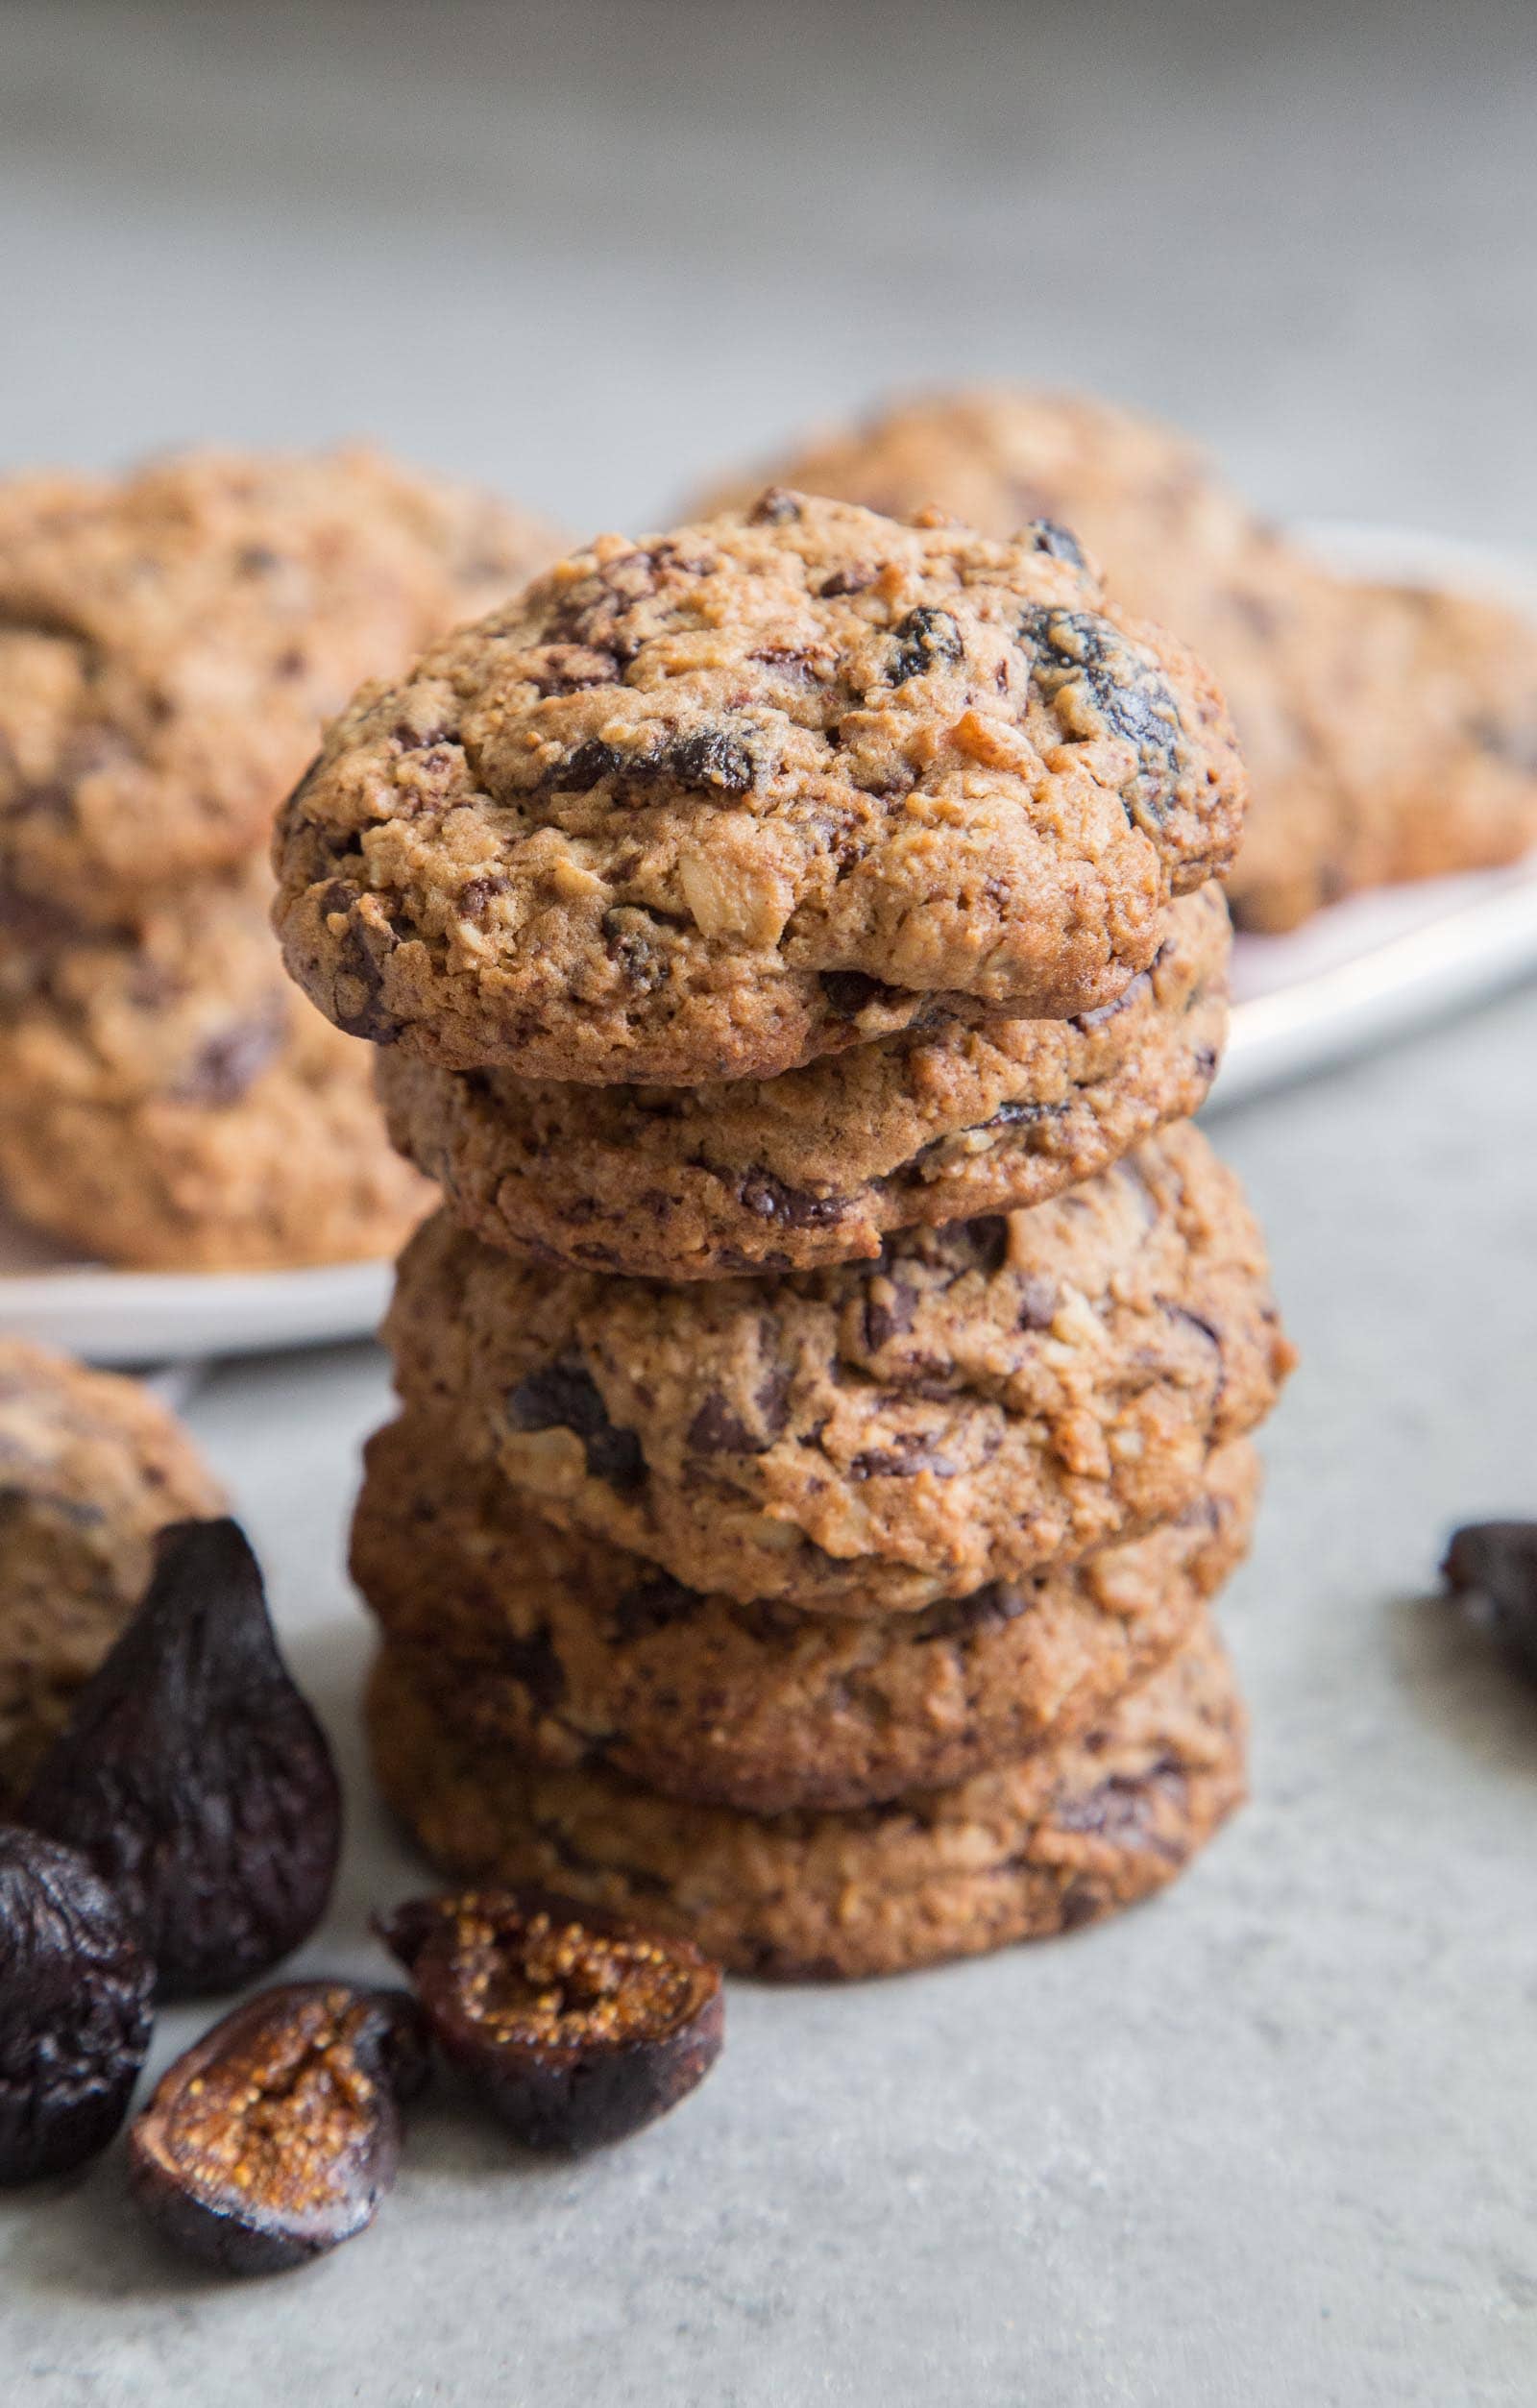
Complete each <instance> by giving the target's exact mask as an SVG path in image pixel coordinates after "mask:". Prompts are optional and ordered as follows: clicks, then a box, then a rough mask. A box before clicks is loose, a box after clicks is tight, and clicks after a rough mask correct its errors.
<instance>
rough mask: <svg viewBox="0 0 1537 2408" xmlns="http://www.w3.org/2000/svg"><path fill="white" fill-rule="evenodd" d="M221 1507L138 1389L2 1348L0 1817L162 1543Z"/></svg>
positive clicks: (129, 1610) (6, 1343) (19, 1342)
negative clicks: (160, 1534)
mask: <svg viewBox="0 0 1537 2408" xmlns="http://www.w3.org/2000/svg"><path fill="white" fill-rule="evenodd" d="M224 1501H225V1500H224V1493H223V1491H222V1489H221V1488H220V1486H219V1483H218V1481H217V1480H216V1479H215V1478H214V1476H213V1473H212V1472H210V1471H209V1470H208V1467H207V1464H206V1463H205V1462H204V1461H203V1459H202V1457H201V1455H200V1454H199V1453H198V1450H197V1448H196V1447H195V1446H194V1445H193V1443H192V1439H191V1436H190V1433H189V1432H188V1431H186V1430H184V1429H183V1426H182V1424H181V1423H180V1422H178V1421H177V1419H176V1417H175V1415H174V1414H172V1413H170V1412H169V1411H168V1410H167V1409H166V1407H165V1406H164V1405H163V1404H161V1402H160V1400H159V1398H158V1397H156V1396H154V1395H152V1394H151V1392H150V1391H149V1389H147V1388H143V1387H141V1386H140V1385H139V1383H138V1381H137V1380H134V1379H124V1378H122V1377H120V1376H119V1375H118V1374H116V1373H115V1372H92V1371H87V1370H86V1369H85V1365H84V1364H81V1363H74V1362H71V1361H70V1360H69V1358H68V1356H66V1355H62V1354H55V1353H52V1352H50V1351H49V1350H47V1349H46V1348H44V1347H39V1346H32V1345H30V1344H29V1343H28V1342H27V1341H26V1340H24V1339H21V1338H5V1339H0V1814H3V1810H4V1809H5V1808H6V1807H7V1806H8V1805H13V1804H14V1802H15V1801H16V1800H17V1799H18V1798H19V1797H20V1795H21V1793H22V1791H23V1790H24V1789H25V1788H26V1786H27V1783H28V1781H29V1780H30V1779H31V1776H32V1773H33V1771H34V1768H35V1767H36V1765H37V1763H39V1762H40V1760H41V1758H42V1756H43V1755H44V1754H45V1752H46V1750H47V1748H48V1746H49V1744H50V1743H51V1741H52V1740H53V1739H55V1738H56V1737H57V1736H58V1734H59V1732H60V1731H61V1730H62V1728H63V1726H64V1724H65V1722H66V1721H67V1720H68V1717H69V1711H70V1708H71V1706H72V1705H73V1703H74V1700H75V1698H76V1696H77V1694H78V1693H79V1691H80V1690H81V1689H82V1688H83V1687H84V1686H85V1682H86V1681H87V1680H88V1679H89V1678H90V1676H91V1674H92V1673H93V1672H94V1671H95V1670H96V1668H97V1666H98V1665H99V1664H100V1663H101V1662H102V1659H103V1658H104V1656H105V1655H106V1654H107V1651H108V1649H109V1648H110V1646H111V1644H112V1642H113V1641H114V1640H115V1639H116V1638H117V1637H118V1635H119V1633H120V1632H121V1631H122V1630H123V1629H124V1628H125V1627H126V1626H127V1624H128V1623H129V1622H130V1621H131V1620H132V1618H133V1616H134V1612H135V1610H136V1609H137V1606H138V1603H139V1599H140V1598H141V1597H142V1595H143V1593H144V1590H145V1588H146V1586H147V1585H148V1582H149V1576H150V1570H151V1567H152V1565H153V1563H154V1556H155V1547H154V1541H155V1534H156V1532H157V1531H159V1530H161V1529H163V1528H164V1527H165V1525H166V1523H167V1522H171V1521H180V1520H183V1519H185V1518H187V1517H197V1516H201V1515H212V1514H218V1513H222V1512H223V1510H224Z"/></svg>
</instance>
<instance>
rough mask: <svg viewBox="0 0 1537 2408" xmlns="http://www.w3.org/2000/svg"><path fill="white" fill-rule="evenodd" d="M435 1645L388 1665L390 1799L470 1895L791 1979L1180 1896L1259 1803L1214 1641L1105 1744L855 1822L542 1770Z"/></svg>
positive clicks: (1168, 1671) (1101, 1732)
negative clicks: (1152, 1897) (704, 1800)
mask: <svg viewBox="0 0 1537 2408" xmlns="http://www.w3.org/2000/svg"><path fill="white" fill-rule="evenodd" d="M458 1702H459V1701H458V1691H457V1689H456V1687H455V1685H454V1683H453V1682H452V1681H451V1679H447V1680H446V1679H445V1678H444V1677H443V1674H442V1666H441V1665H440V1664H439V1662H438V1659H437V1658H436V1657H435V1656H434V1654H433V1653H432V1651H431V1650H430V1649H426V1650H420V1651H414V1652H413V1651H407V1650H405V1649H403V1648H402V1649H396V1648H386V1649H385V1651H384V1653H383V1655H382V1656H381V1658H380V1660H379V1663H378V1668H377V1670H376V1672H375V1676H374V1681H373V1685H372V1688H371V1690H370V1694H369V1700H368V1708H367V1715H368V1724H369V1732H370V1738H371V1742H372V1747H373V1756H374V1764H375V1769H376V1772H377V1773H378V1779H379V1783H380V1785H381V1787H382V1788H383V1791H384V1794H385V1796H386V1798H387V1799H388V1801H389V1803H390V1804H391V1806H392V1807H393V1808H394V1809H395V1811H396V1812H397V1813H398V1814H399V1815H400V1816H401V1817H402V1819H403V1821H404V1822H405V1823H406V1824H407V1825H408V1827H409V1828H410V1829H411V1831H413V1832H414V1833H415V1835H416V1836H417V1838H418V1839H419V1840H420V1842H421V1844H422V1846H423V1847H424V1848H425V1849H426V1851H427V1855H428V1856H429V1857H431V1858H432V1859H433V1860H434V1861H435V1862H436V1863H438V1864H439V1865H441V1866H442V1867H443V1869H444V1870H445V1871H446V1872H448V1873H449V1874H451V1876H453V1877H454V1878H456V1879H467V1880H470V1881H496V1882H510V1883H523V1882H531V1883H536V1884H539V1885H542V1886H545V1887H548V1888H551V1889H553V1888H558V1889H560V1890H561V1891H563V1892H565V1893H566V1894H567V1895H569V1896H573V1897H576V1898H579V1899H582V1900H584V1901H586V1902H587V1903H589V1904H592V1905H595V1906H599V1907H603V1908H609V1909H618V1910H619V1911H620V1912H622V1913H633V1914H635V1915H638V1916H639V1915H643V1914H644V1916H645V1918H646V1920H647V1922H648V1923H653V1924H656V1925H658V1926H660V1927H662V1928H663V1929H667V1930H672V1931H678V1932H682V1933H684V1934H687V1935H688V1936H689V1937H690V1938H691V1939H693V1940H695V1941H696V1942H697V1944H698V1946H699V1947H701V1948H702V1949H703V1950H704V1951H705V1952H706V1954H707V1955H709V1956H711V1957H714V1958H719V1959H720V1961H721V1962H722V1963H724V1964H725V1965H727V1966H728V1967H729V1968H730V1969H731V1970H732V1971H733V1972H736V1973H744V1974H756V1975H759V1976H761V1977H764V1978H766V1979H770V1980H777V1981H823V1980H828V1981H846V1980H853V1979H858V1978H860V1977H863V1976H866V1975H872V1974H886V1973H901V1972H905V1971H908V1970H911V1969H912V1968H915V1967H916V1966H919V1965H929V1964H936V1963H939V1962H941V1961H942V1960H943V1959H945V1958H952V1957H968V1956H977V1955H980V1954H982V1953H983V1952H984V1951H986V1950H988V1949H992V1948H1002V1947H1005V1946H1007V1945H1009V1944H1010V1943H1012V1942H1013V1941H1015V1940H1025V1939H1043V1938H1048V1937H1050V1936H1052V1935H1054V1934H1058V1933H1061V1932H1067V1931H1071V1930H1073V1929H1074V1928H1075V1927H1076V1926H1078V1925H1080V1924H1084V1923H1090V1922H1093V1921H1095V1920H1096V1919H1097V1918H1099V1917H1100V1916H1102V1915H1107V1914H1111V1913H1113V1912H1114V1911H1115V1910H1116V1909H1119V1908H1121V1907H1127V1906H1131V1905H1133V1904H1134V1902H1135V1901H1136V1900H1137V1899H1139V1898H1144V1897H1146V1896H1148V1895H1149V1894H1150V1893H1151V1892H1152V1891H1154V1890H1157V1889H1159V1888H1161V1887H1162V1886H1163V1885H1165V1884H1166V1883H1168V1882H1170V1881H1172V1880H1173V1879H1174V1877H1175V1875H1176V1874H1178V1873H1179V1872H1181V1871H1182V1870H1183V1867H1184V1866H1185V1864H1186V1863H1187V1862H1188V1861H1189V1860H1190V1858H1191V1857H1192V1856H1194V1855H1195V1854H1196V1852H1197V1851H1198V1850H1199V1849H1200V1848H1202V1847H1203V1846H1204V1845H1205V1844H1206V1842H1207V1841H1208V1839H1209V1838H1210V1837H1211V1836H1212V1835H1213V1833H1214V1832H1215V1831H1216V1830H1217V1829H1218V1827H1219V1825H1220V1824H1221V1823H1222V1822H1223V1821H1225V1820H1226V1818H1227V1816H1228V1815H1229V1814H1231V1813H1232V1811H1233V1809H1234V1808H1235V1807H1236V1806H1238V1805H1239V1804H1240V1803H1241V1802H1242V1799H1243V1795H1244V1715H1243V1709H1242V1706H1241V1704H1240V1702H1239V1699H1238V1696H1237V1693H1236V1690H1235V1689H1234V1687H1233V1681H1232V1670H1231V1668H1230V1666H1229V1665H1228V1662H1227V1659H1226V1657H1225V1656H1224V1655H1223V1653H1222V1650H1221V1648H1220V1646H1219V1645H1218V1642H1217V1641H1216V1639H1215V1638H1214V1637H1213V1635H1212V1634H1211V1632H1210V1631H1209V1629H1205V1628H1204V1629H1201V1630H1198V1631H1197V1633H1196V1634H1195V1635H1194V1637H1193V1638H1192V1640H1191V1641H1190V1642H1189V1644H1188V1645H1187V1646H1186V1647H1184V1648H1183V1650H1182V1651H1181V1652H1180V1654H1178V1655H1177V1656H1175V1657H1174V1658H1173V1659H1172V1661H1171V1662H1170V1663H1169V1664H1168V1665H1167V1666H1165V1667H1164V1668H1163V1670H1162V1671H1160V1672H1158V1673H1156V1674H1155V1675H1154V1677H1153V1678H1152V1680H1150V1681H1148V1682H1146V1683H1145V1684H1144V1686H1143V1687H1142V1688H1141V1689H1139V1690H1134V1691H1133V1692H1132V1694H1131V1695H1130V1696H1129V1697H1127V1698H1124V1699H1123V1700H1122V1701H1121V1702H1120V1704H1119V1705H1117V1706H1115V1707H1114V1708H1113V1709H1112V1710H1111V1712H1110V1715H1107V1717H1106V1719H1105V1720H1104V1721H1103V1722H1102V1723H1101V1724H1100V1726H1099V1728H1098V1729H1097V1730H1096V1731H1093V1732H1091V1733H1089V1734H1088V1735H1087V1736H1086V1737H1085V1738H1083V1739H1076V1740H1071V1741H1069V1742H1068V1743H1067V1745H1065V1746H1063V1747H1061V1748H1046V1749H1041V1750H1038V1751H1037V1753H1036V1754H1035V1755H1034V1756H1029V1757H1026V1758H1025V1759H1024V1761H1023V1762H1022V1763H1019V1764H1015V1765H1011V1766H1009V1767H1007V1768H1005V1769H1003V1770H1000V1771H996V1772H984V1773H977V1774H975V1775H974V1776H973V1777H972V1779H970V1780H969V1781H964V1782H962V1783H960V1784H958V1785H957V1786H956V1787H954V1788H941V1789H926V1790H915V1791H910V1792H909V1793H907V1794H906V1795H905V1796H903V1797H900V1798H894V1799H892V1800H890V1802H889V1803H887V1804H886V1805H883V1806H874V1807H868V1808H866V1809H864V1810H863V1811H861V1812H849V1813H788V1814H774V1815H768V1816H758V1815H751V1814H740V1813H736V1812H733V1811H732V1810H731V1809H730V1808H729V1807H721V1806H688V1805H684V1804H682V1803H681V1802H679V1801H678V1800H676V1799H671V1798H663V1797H659V1796H657V1795H655V1794H654V1793H653V1792H652V1791H650V1790H647V1789H643V1788H640V1787H639V1786H638V1785H637V1784H635V1783H633V1782H629V1781H626V1780H624V1779H623V1778H622V1776H621V1775H620V1774H617V1773H612V1772H607V1771H602V1770H598V1769H595V1768H594V1767H592V1766H585V1767H583V1768H581V1769H580V1770H573V1771H568V1772H554V1771H549V1770H542V1769H540V1768H539V1767H538V1766H536V1765H534V1764H533V1763H530V1762H528V1761H527V1760H526V1759H525V1758H522V1757H520V1756H519V1755H518V1754H517V1752H516V1751H515V1750H513V1749H510V1748H507V1749H502V1750H493V1749H490V1748H488V1747H486V1746H485V1745H484V1744H483V1743H481V1742H480V1741H478V1740H477V1739H475V1738H474V1737H473V1736H470V1735H469V1734H468V1733H467V1732H466V1731H465V1729H464V1728H463V1726H462V1724H461V1722H460V1721H459V1719H458V1712H457V1707H458Z"/></svg>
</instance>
